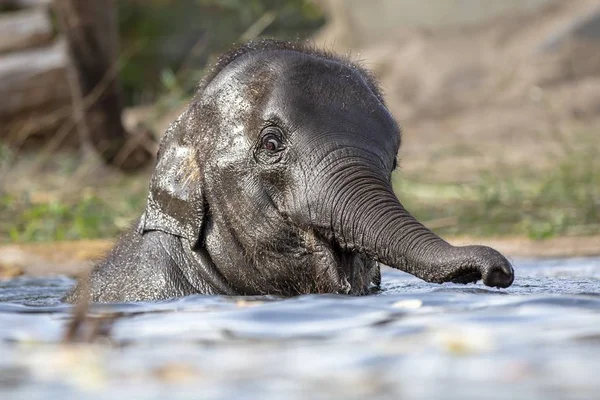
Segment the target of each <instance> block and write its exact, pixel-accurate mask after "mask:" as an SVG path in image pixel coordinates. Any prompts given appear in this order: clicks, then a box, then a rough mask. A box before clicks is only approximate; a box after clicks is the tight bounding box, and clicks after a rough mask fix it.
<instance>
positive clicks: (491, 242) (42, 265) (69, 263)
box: [0, 236, 600, 279]
mask: <svg viewBox="0 0 600 400" xmlns="http://www.w3.org/2000/svg"><path fill="white" fill-rule="evenodd" d="M449 241H450V242H451V243H452V244H455V245H466V244H484V245H488V246H491V247H494V248H496V249H498V250H499V251H501V252H502V253H503V254H505V255H506V256H508V257H511V258H514V257H517V258H518V257H584V256H600V236H587V237H559V238H553V239H548V240H530V239H525V238H517V237H508V238H470V237H460V238H450V239H449ZM112 243H113V242H112V241H110V240H80V241H69V242H53V243H28V244H12V245H4V246H0V279H2V278H11V277H15V276H20V275H29V276H46V275H57V274H59V275H69V276H78V275H80V274H82V273H85V272H86V271H87V270H88V269H89V268H90V267H91V266H92V265H93V263H94V260H98V259H99V258H101V257H102V256H103V254H105V253H106V251H108V250H109V249H110V247H111V246H112Z"/></svg>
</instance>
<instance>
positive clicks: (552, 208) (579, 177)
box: [395, 146, 600, 239]
mask: <svg viewBox="0 0 600 400" xmlns="http://www.w3.org/2000/svg"><path fill="white" fill-rule="evenodd" d="M594 148H595V146H590V147H588V148H587V150H586V149H580V150H578V151H574V152H568V153H567V154H565V156H564V157H562V159H558V160H557V165H556V167H555V168H554V169H552V170H549V171H546V172H545V173H537V174H536V173H533V172H531V171H523V170H521V171H514V170H513V171H510V170H506V169H504V170H499V171H489V172H487V173H486V174H483V175H481V176H480V178H479V179H478V180H477V181H476V182H473V183H472V184H469V185H462V186H459V187H457V189H458V192H454V194H458V196H453V198H444V195H443V193H444V192H445V190H444V188H443V187H441V186H438V187H436V185H432V186H433V187H430V188H429V189H430V190H429V193H431V192H434V193H437V194H438V195H437V196H426V197H427V198H423V197H424V196H419V193H415V191H413V190H411V189H413V188H414V186H413V185H411V182H410V181H403V180H401V179H399V178H398V177H396V179H395V187H396V190H397V193H398V197H399V198H400V199H402V201H403V203H404V204H405V206H406V207H407V208H408V209H409V210H410V211H411V212H412V213H413V214H414V215H415V216H416V217H417V219H419V220H421V221H423V222H425V225H431V226H432V227H433V228H436V229H435V230H436V231H437V232H438V233H440V234H450V235H455V234H469V235H487V236H489V235H495V236H498V235H509V234H516V235H527V236H529V237H530V238H533V239H544V238H548V237H552V236H557V235H582V234H583V235H585V234H599V233H600V159H598V157H597V156H596V155H595V151H593V149H594ZM422 192H423V191H422V189H421V193H422ZM440 222H441V223H440ZM436 225H437V227H436Z"/></svg>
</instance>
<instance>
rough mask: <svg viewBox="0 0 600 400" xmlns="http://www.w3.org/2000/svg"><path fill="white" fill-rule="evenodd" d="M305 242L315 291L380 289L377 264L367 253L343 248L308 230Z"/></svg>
mask: <svg viewBox="0 0 600 400" xmlns="http://www.w3.org/2000/svg"><path fill="white" fill-rule="evenodd" d="M310 235H311V236H310V240H308V241H306V240H305V245H306V248H307V250H308V253H309V254H310V258H311V264H312V266H313V277H314V287H315V289H316V290H315V291H316V292H319V293H332V292H333V293H339V294H348V295H365V294H371V293H373V292H374V291H377V290H379V287H380V284H381V275H380V269H379V264H378V263H377V262H376V261H375V260H373V259H371V258H369V257H368V256H367V255H365V254H363V253H360V252H356V251H352V250H348V249H344V248H342V247H341V246H340V245H339V244H338V243H337V242H335V241H331V240H328V239H326V238H325V237H322V236H320V235H317V234H314V233H312V232H311V234H310Z"/></svg>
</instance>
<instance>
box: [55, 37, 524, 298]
mask: <svg viewBox="0 0 600 400" xmlns="http://www.w3.org/2000/svg"><path fill="white" fill-rule="evenodd" d="M399 147H400V130H399V128H398V125H397V123H396V122H395V120H394V118H393V117H392V115H391V114H390V112H389V111H388V109H387V107H386V105H385V101H384V99H383V96H382V94H381V91H380V90H379V88H378V85H377V83H376V81H375V79H374V78H373V77H372V76H371V75H370V73H369V72H368V71H366V70H365V69H363V68H362V67H360V66H359V65H357V64H356V63H353V62H351V61H350V60H347V59H345V58H343V57H340V56H336V55H334V54H330V53H326V52H322V51H319V50H316V49H314V48H312V47H310V46H307V45H305V44H301V43H294V42H280V41H273V40H260V41H254V42H250V43H248V44H246V45H244V46H241V47H239V48H237V49H235V50H232V51H230V52H228V53H226V54H224V55H223V56H221V58H220V59H219V61H218V62H217V64H216V65H215V66H214V67H213V69H212V71H211V72H210V73H209V74H208V75H207V76H206V77H205V79H204V80H203V81H202V82H201V84H200V85H199V88H198V91H197V94H196V95H195V97H194V99H193V100H192V101H191V102H190V104H189V106H188V108H187V109H186V111H184V112H183V114H182V115H181V116H180V117H179V118H178V119H177V120H176V121H175V122H174V123H173V124H172V125H171V126H170V127H169V129H168V130H167V132H166V133H165V135H164V137H163V139H162V141H161V145H160V149H159V152H158V157H157V164H156V167H155V170H154V172H153V175H152V178H151V182H150V190H149V195H148V201H147V205H146V209H145V211H144V213H143V215H142V216H141V218H140V219H139V220H138V222H137V223H136V224H135V226H134V227H133V228H132V229H131V230H130V231H129V232H127V233H125V234H124V235H123V236H122V237H121V238H120V240H119V242H118V243H117V245H116V246H115V247H114V248H113V249H112V251H111V252H110V253H109V254H108V255H107V256H106V258H105V259H104V260H103V261H101V262H100V263H98V264H97V265H96V266H95V268H94V269H93V271H92V272H91V274H90V277H89V290H90V295H91V300H93V301H97V302H112V301H142V300H159V299H166V298H171V297H177V296H185V295H189V294H196V293H202V294H232V295H233V294H235V295H261V294H273V295H283V296H292V295H297V294H303V293H344V294H354V295H361V294H367V293H370V292H371V291H372V290H373V289H376V288H377V287H378V286H379V283H380V272H379V263H383V264H387V265H390V266H392V267H394V268H398V269H401V270H403V271H406V272H408V273H411V274H413V275H415V276H417V277H419V278H421V279H423V280H426V281H428V282H437V283H442V282H458V283H468V282H475V281H477V280H483V283H484V284H486V285H488V286H494V287H508V286H510V285H511V283H512V281H513V269H512V267H511V265H510V263H509V262H508V261H507V260H506V258H504V257H503V256H502V255H501V254H500V253H498V252H497V251H495V250H493V249H491V248H489V247H484V246H465V247H455V246H452V245H450V244H448V243H447V242H445V241H444V240H442V239H441V238H439V237H438V236H436V235H435V234H434V233H432V232H431V231H430V230H428V229H427V228H426V227H425V226H423V225H422V224H421V223H419V222H418V221H417V220H416V219H415V218H414V217H412V216H411V215H410V214H409V213H408V212H407V211H406V209H404V207H403V206H402V204H401V203H400V201H399V200H398V199H397V198H396V196H395V194H394V192H393V191H392V186H391V182H390V179H391V173H392V171H393V170H394V168H395V167H396V155H397V153H398V150H399ZM86 286H88V285H85V284H84V285H82V284H80V285H79V286H78V287H77V288H75V290H74V291H73V292H72V293H71V294H70V295H69V296H67V299H66V300H67V301H71V302H73V301H77V299H78V298H80V297H81V296H82V293H83V291H84V288H85V287H86Z"/></svg>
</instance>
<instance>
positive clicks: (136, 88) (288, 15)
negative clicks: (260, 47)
mask: <svg viewBox="0 0 600 400" xmlns="http://www.w3.org/2000/svg"><path fill="white" fill-rule="evenodd" d="M118 6H119V9H118V12H119V29H120V35H121V50H122V51H121V53H122V62H123V69H122V71H121V80H122V83H123V86H124V89H125V94H126V99H127V102H128V103H129V104H140V103H147V102H153V101H155V100H156V99H157V96H158V95H160V94H161V91H165V90H169V89H171V88H172V86H173V83H174V82H173V80H171V81H170V82H169V83H168V84H170V86H171V88H169V87H162V86H161V80H160V79H158V78H159V77H161V76H162V77H163V79H162V82H163V83H164V78H165V76H170V77H171V78H176V81H177V84H178V86H179V87H181V88H183V89H184V91H185V92H190V91H191V90H193V88H194V87H195V86H196V84H197V81H198V78H199V76H200V75H201V71H202V69H203V68H204V67H205V66H206V64H207V63H208V62H210V61H211V57H213V56H214V55H215V54H218V53H221V52H222V51H224V50H226V49H228V48H229V47H231V45H232V44H233V43H237V42H240V41H243V40H246V39H249V38H252V37H253V36H255V35H257V34H258V35H261V36H273V37H278V38H282V39H298V38H305V37H307V36H308V35H310V34H311V33H312V32H314V31H315V29H317V28H318V27H320V26H321V25H322V24H323V22H324V20H323V16H322V14H321V12H320V10H319V8H318V7H317V6H316V4H314V2H312V1H309V0H178V1H170V0H151V1H140V0H138V1H135V0H127V1H120V2H118ZM265 16H266V17H267V18H266V19H264V18H263V17H265ZM271 16H272V18H271ZM261 18H262V19H261ZM256 24H258V25H256Z"/></svg>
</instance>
